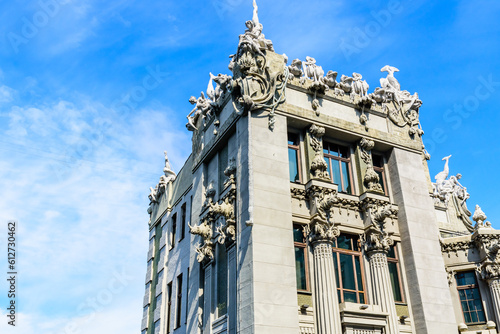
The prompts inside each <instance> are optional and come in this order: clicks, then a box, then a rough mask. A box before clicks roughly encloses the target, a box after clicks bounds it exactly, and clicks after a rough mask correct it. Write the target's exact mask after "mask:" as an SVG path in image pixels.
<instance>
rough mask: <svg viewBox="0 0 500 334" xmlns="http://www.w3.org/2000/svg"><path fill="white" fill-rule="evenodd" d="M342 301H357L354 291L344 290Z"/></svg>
mask: <svg viewBox="0 0 500 334" xmlns="http://www.w3.org/2000/svg"><path fill="white" fill-rule="evenodd" d="M344 301H345V302H352V303H357V302H358V301H357V298H356V292H350V291H344Z"/></svg>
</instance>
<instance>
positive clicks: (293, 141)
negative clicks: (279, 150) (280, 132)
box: [288, 133, 299, 146]
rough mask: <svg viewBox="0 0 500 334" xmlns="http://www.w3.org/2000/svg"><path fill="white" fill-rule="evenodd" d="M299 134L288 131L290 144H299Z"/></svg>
mask: <svg viewBox="0 0 500 334" xmlns="http://www.w3.org/2000/svg"><path fill="white" fill-rule="evenodd" d="M298 137H299V136H298V135H296V134H294V133H288V145H295V146H296V145H298V144H299V140H298Z"/></svg>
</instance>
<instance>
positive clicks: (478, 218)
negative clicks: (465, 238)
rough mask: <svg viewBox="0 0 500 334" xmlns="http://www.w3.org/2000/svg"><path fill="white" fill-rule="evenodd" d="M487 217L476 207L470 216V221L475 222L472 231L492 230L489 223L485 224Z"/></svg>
mask: <svg viewBox="0 0 500 334" xmlns="http://www.w3.org/2000/svg"><path fill="white" fill-rule="evenodd" d="M487 218H488V217H486V215H485V214H484V212H483V210H481V207H480V206H479V205H476V210H475V211H474V215H473V216H472V220H474V221H475V222H476V226H474V230H477V229H480V228H492V227H491V223H490V222H488V221H487V222H485V220H486V219H487Z"/></svg>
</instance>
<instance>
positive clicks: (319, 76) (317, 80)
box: [302, 56, 328, 116]
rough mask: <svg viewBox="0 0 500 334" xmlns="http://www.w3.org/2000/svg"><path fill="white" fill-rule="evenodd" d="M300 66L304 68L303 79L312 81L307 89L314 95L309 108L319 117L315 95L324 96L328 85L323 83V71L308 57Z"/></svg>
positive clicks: (314, 60)
mask: <svg viewBox="0 0 500 334" xmlns="http://www.w3.org/2000/svg"><path fill="white" fill-rule="evenodd" d="M302 66H303V68H304V70H303V73H304V77H306V78H309V79H311V80H312V84H311V85H310V86H309V88H308V89H309V91H310V92H311V93H312V94H314V98H313V100H312V103H311V106H312V108H313V110H314V111H315V112H316V115H317V116H319V110H318V108H319V101H318V99H317V94H318V93H319V94H325V92H326V91H327V90H328V85H327V84H325V83H324V81H323V76H324V74H325V71H323V68H322V67H321V66H319V65H316V59H314V58H313V57H309V56H307V57H306V61H305V62H303V63H302Z"/></svg>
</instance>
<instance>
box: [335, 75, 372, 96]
mask: <svg viewBox="0 0 500 334" xmlns="http://www.w3.org/2000/svg"><path fill="white" fill-rule="evenodd" d="M362 78H363V76H362V75H361V74H359V73H356V72H354V73H353V74H352V77H348V76H346V75H342V76H341V77H340V83H339V86H340V88H342V90H343V91H344V92H346V93H349V94H351V96H352V94H355V95H359V96H366V95H367V93H368V88H370V86H369V85H368V83H367V82H366V80H361V79H362Z"/></svg>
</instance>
